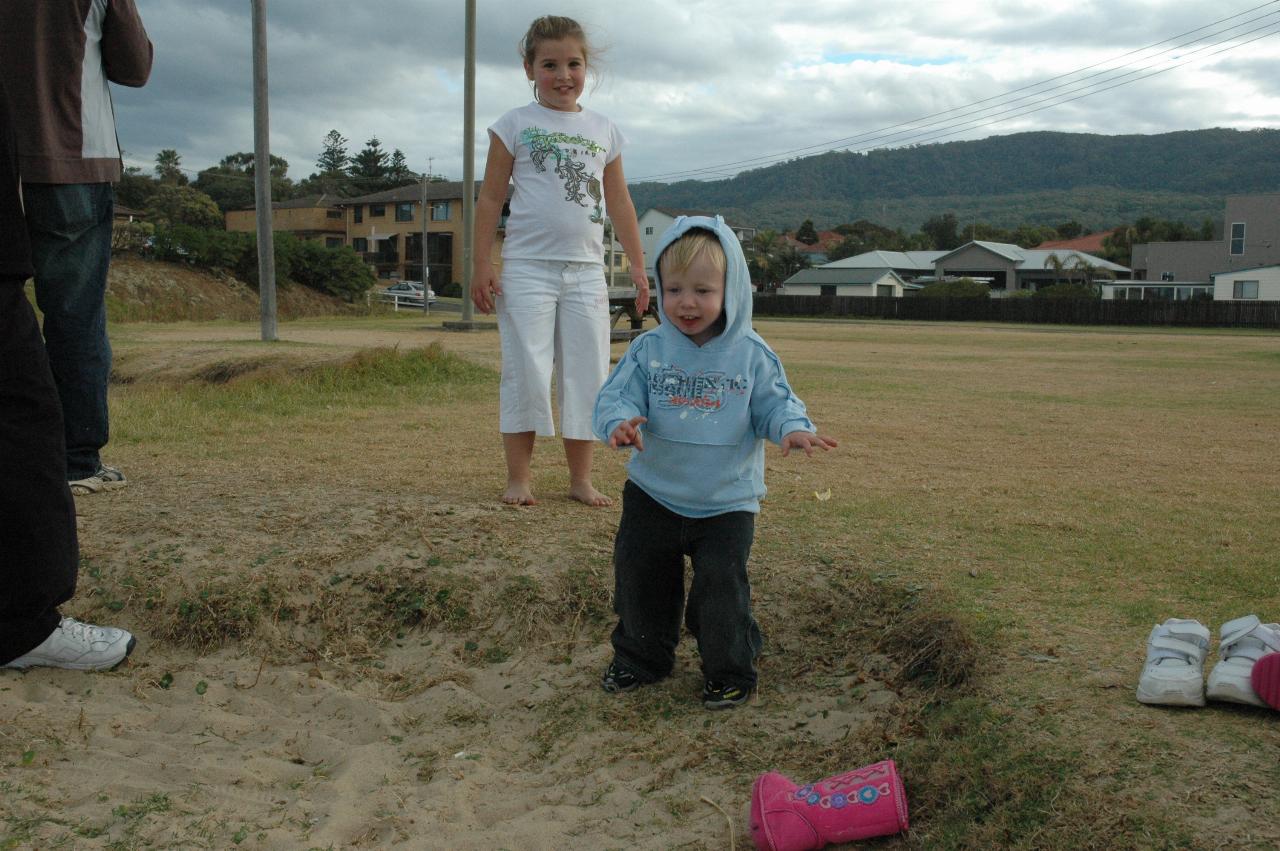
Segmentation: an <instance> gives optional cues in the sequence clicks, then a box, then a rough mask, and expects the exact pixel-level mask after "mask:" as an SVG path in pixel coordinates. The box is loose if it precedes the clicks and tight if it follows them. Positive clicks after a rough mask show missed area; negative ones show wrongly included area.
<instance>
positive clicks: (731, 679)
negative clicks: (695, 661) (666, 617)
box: [685, 511, 763, 690]
mask: <svg viewBox="0 0 1280 851" xmlns="http://www.w3.org/2000/svg"><path fill="white" fill-rule="evenodd" d="M755 519H756V516H755V514H753V513H752V512H749V511H732V512H729V513H727V514H719V515H716V516H714V517H706V518H699V519H696V520H689V521H686V524H685V530H686V532H685V535H686V539H685V545H686V547H687V548H688V552H689V556H690V560H691V561H692V562H693V580H692V582H691V584H690V588H689V604H688V606H687V607H686V609H685V624H686V625H687V626H688V627H689V631H690V632H692V633H693V634H694V635H695V636H697V639H698V653H699V655H701V656H702V673H703V676H704V677H706V679H708V680H713V681H715V682H717V683H721V684H724V685H731V686H740V687H741V688H744V689H748V690H749V689H751V688H754V687H755V684H756V666H755V659H756V656H758V655H759V654H760V648H761V646H762V645H763V639H762V637H761V634H760V627H759V625H758V624H757V623H756V619H755V618H754V617H753V616H752V614H751V583H750V582H749V581H748V579H747V560H748V559H749V558H750V556H751V544H752V541H753V539H754V537H755Z"/></svg>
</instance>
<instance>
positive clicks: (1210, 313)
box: [752, 295, 1280, 328]
mask: <svg viewBox="0 0 1280 851" xmlns="http://www.w3.org/2000/svg"><path fill="white" fill-rule="evenodd" d="M752 313H753V314H754V315H756V316H849V317H858V318H865V319H916V320H934V321H943V322H946V321H952V322H1031V323H1036V322H1043V323H1052V324H1055V325H1180V326H1192V327H1204V328H1280V301H1110V300H1105V301H1104V300H1102V299H1040V298H1008V299H1005V298H990V299H980V298H919V297H908V298H877V297H872V296H821V295H792V296H787V295H764V296H757V297H756V299H755V301H754V303H753V306H752Z"/></svg>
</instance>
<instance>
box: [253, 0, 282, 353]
mask: <svg viewBox="0 0 1280 851" xmlns="http://www.w3.org/2000/svg"><path fill="white" fill-rule="evenodd" d="M251 2H252V4H253V184H254V203H255V205H256V206H257V219H258V299H259V306H260V308H261V309H260V311H259V314H260V316H261V319H262V339H263V340H265V341H268V342H272V341H275V340H276V339H277V337H276V252H275V240H274V239H273V237H272V235H271V133H270V130H269V127H268V109H267V0H251Z"/></svg>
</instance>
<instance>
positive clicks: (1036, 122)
mask: <svg viewBox="0 0 1280 851" xmlns="http://www.w3.org/2000/svg"><path fill="white" fill-rule="evenodd" d="M136 2H137V4H138V7H139V9H140V10H141V13H142V17H143V20H144V22H145V23H146V26H147V30H148V32H149V34H150V36H151V40H152V41H153V42H154V44H155V49H156V59H155V66H154V70H153V71H152V74H151V81H150V82H149V83H148V85H147V86H146V87H145V88H143V89H138V90H133V89H125V88H120V87H115V88H114V90H113V94H114V97H115V102H116V109H117V119H118V124H119V132H120V140H121V144H122V146H123V147H124V148H125V149H126V151H127V154H126V160H127V162H128V163H129V164H131V165H140V166H143V167H144V168H146V169H150V167H151V166H152V165H153V164H154V157H155V153H156V152H157V151H158V150H160V149H162V148H175V149H177V151H178V152H179V153H180V154H181V155H182V158H183V166H184V167H185V168H187V169H189V170H190V173H191V175H192V176H193V177H194V174H195V171H197V170H199V169H201V168H205V167H207V166H209V165H212V164H214V163H216V162H217V161H218V160H219V159H221V158H222V157H223V156H225V155H226V154H229V153H233V152H236V151H252V150H253V101H252V53H251V22H250V2H249V0H136ZM267 3H268V6H267V10H268V27H269V31H268V49H269V53H270V61H269V75H270V85H271V98H270V105H271V146H272V153H274V154H276V155H278V156H283V157H284V158H285V159H287V160H288V161H289V175H290V177H293V178H294V179H295V180H296V179H301V178H304V177H306V176H308V175H309V174H311V173H312V172H313V171H315V161H316V157H317V155H318V154H319V152H320V149H321V140H322V139H323V137H324V135H325V134H326V133H327V132H328V131H329V130H330V129H337V130H338V131H339V132H340V133H342V135H344V136H346V137H347V138H348V139H349V140H350V142H349V147H350V149H351V152H352V153H355V151H357V150H358V149H359V148H360V147H362V146H363V144H364V142H365V141H366V140H368V139H369V138H371V137H374V136H376V137H378V138H379V139H380V140H381V141H382V145H383V147H384V148H386V149H387V150H388V151H390V150H392V149H394V148H400V149H401V150H403V151H404V153H405V155H406V157H407V158H408V161H409V166H410V168H412V169H413V170H415V171H424V170H426V169H427V167H428V163H430V168H431V171H432V172H433V173H436V174H440V175H443V176H445V177H447V178H449V179H454V180H457V179H461V177H462V151H463V144H464V142H463V138H462V121H463V119H462V113H463V92H462V89H463V85H462V83H463V50H464V44H463V23H464V21H463V13H464V11H463V10H464V4H463V2H462V0H367V2H364V3H349V2H337V0H267ZM476 5H477V13H478V24H477V39H476V40H477V72H476V119H475V121H476V139H475V145H476V148H475V150H476V169H477V177H479V176H480V175H481V173H482V171H483V168H484V158H485V152H486V149H487V145H488V139H487V134H486V133H485V129H484V128H485V127H487V126H488V125H489V124H490V123H492V122H493V121H494V120H495V119H496V118H497V117H498V116H499V115H500V114H501V113H502V112H504V111H505V110H507V109H510V108H512V107H515V106H519V105H521V104H523V103H526V102H528V101H529V100H530V98H531V94H530V89H529V84H528V82H527V80H526V79H525V76H524V71H523V69H522V68H521V67H520V63H519V59H518V58H517V55H516V43H517V42H518V41H519V39H520V37H521V36H522V35H523V33H524V31H525V29H526V28H527V27H528V24H529V22H530V21H531V20H532V19H533V18H534V17H536V16H538V15H540V14H545V13H548V12H550V13H554V14H564V15H569V16H572V17H574V18H577V19H578V20H579V21H580V22H582V23H583V25H584V26H585V27H586V28H587V31H588V33H589V34H590V35H591V36H592V39H593V47H596V48H599V49H601V52H602V55H601V56H600V59H599V62H598V63H597V66H596V68H597V70H598V72H599V75H600V81H599V85H598V87H597V88H596V89H595V90H594V91H591V90H589V91H588V94H587V95H585V96H584V98H583V100H582V103H583V104H584V105H585V106H588V107H589V108H591V109H595V110H598V111H600V112H603V113H604V114H605V115H607V116H609V117H610V118H612V119H613V120H614V121H615V123H617V124H618V125H619V127H621V128H622V130H623V132H624V133H625V134H626V135H627V136H628V138H629V140H630V144H629V146H628V148H627V149H626V151H625V155H624V164H625V170H626V174H627V177H628V179H629V180H631V181H633V182H634V181H635V180H637V179H642V178H646V177H662V178H663V179H668V178H667V176H669V175H672V174H673V173H677V172H686V171H688V172H691V173H692V174H691V175H690V176H700V177H717V176H725V175H728V174H732V173H734V172H736V171H738V170H740V169H741V168H743V167H744V166H749V165H751V164H755V163H760V164H764V163H768V162H773V161H777V160H778V159H780V158H786V157H788V156H796V155H801V154H807V153H817V152H821V151H824V150H828V149H832V148H848V149H852V150H863V149H866V148H869V147H876V146H885V145H898V144H903V143H916V144H918V143H923V142H928V141H949V140H954V139H974V138H982V137H986V136H991V135H1003V134H1008V133H1015V132H1019V131H1025V130H1066V131H1075V132H1096V133H1108V134H1116V133H1161V132H1166V131H1171V130H1190V129H1199V128H1206V127H1234V128H1252V127H1278V126H1280V85H1278V84H1277V83H1276V81H1277V80H1280V34H1278V33H1280V0H1277V2H1269V3H1262V2H1259V0H1253V2H1250V0H1227V2H1225V3H1224V2H1223V0H1212V2H1205V0H1179V1H1178V2H1170V0H983V2H972V0H945V2H934V0H898V2H891V3H872V2H867V0H642V2H612V0H604V2H601V0H594V2H587V0H564V2H560V3H558V4H556V5H554V6H551V7H549V6H547V5H546V4H544V3H531V2H526V0H478V1H477V4H476ZM1250 10H1252V11H1250ZM1224 19H1229V20H1224ZM1217 22H1221V23H1217ZM1232 27H1234V28H1233V29H1230V28H1232ZM1152 45H1156V46H1154V47H1152ZM1175 66H1180V67H1175ZM1075 71H1078V72H1079V73H1074V74H1071V73H1070V72H1075ZM1156 72H1159V73H1156ZM1064 75H1068V76H1064ZM1122 75H1127V76H1122ZM1025 87H1030V88H1025ZM1104 89H1105V90H1104ZM1011 92H1012V94H1009V93H1011ZM1068 99H1070V100H1069V101H1068ZM1059 101H1068V102H1063V103H1058V102H1059ZM949 110H955V111H953V112H948V111H949ZM979 110H984V111H981V112H979ZM1033 110H1034V111H1033ZM908 122H916V123H914V124H908ZM901 125H905V126H901ZM926 125H927V126H926ZM891 133H896V134H898V135H892V136H891V135H889V134H891Z"/></svg>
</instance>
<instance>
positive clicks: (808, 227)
mask: <svg viewBox="0 0 1280 851" xmlns="http://www.w3.org/2000/svg"><path fill="white" fill-rule="evenodd" d="M796 241H797V242H803V243H804V244H805V245H816V244H817V242H818V231H817V230H816V229H815V228H814V227H813V219H805V220H804V222H803V223H801V225H800V227H799V228H797V229H796Z"/></svg>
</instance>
